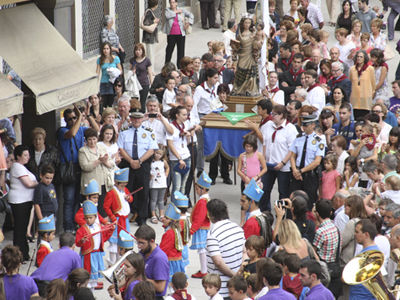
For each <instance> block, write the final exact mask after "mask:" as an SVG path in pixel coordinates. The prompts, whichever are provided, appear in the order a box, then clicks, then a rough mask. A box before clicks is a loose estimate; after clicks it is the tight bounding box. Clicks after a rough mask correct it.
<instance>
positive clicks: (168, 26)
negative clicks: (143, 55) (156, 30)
mask: <svg viewBox="0 0 400 300" xmlns="http://www.w3.org/2000/svg"><path fill="white" fill-rule="evenodd" d="M169 5H170V7H167V8H166V9H165V19H166V20H165V23H164V27H163V32H164V33H165V34H166V35H167V49H165V63H167V62H170V61H171V57H172V52H174V48H175V45H176V46H177V48H178V52H177V60H176V65H177V66H180V65H181V59H182V57H184V56H185V40H186V30H187V29H188V28H189V26H191V25H193V22H194V16H193V14H192V13H191V12H189V11H187V10H185V9H184V8H178V1H177V0H169ZM185 18H188V21H185Z"/></svg>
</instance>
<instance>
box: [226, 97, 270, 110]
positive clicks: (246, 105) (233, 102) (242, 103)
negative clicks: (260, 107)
mask: <svg viewBox="0 0 400 300" xmlns="http://www.w3.org/2000/svg"><path fill="white" fill-rule="evenodd" d="M262 99H264V97H263V95H258V96H231V95H228V96H226V101H225V103H224V104H225V105H226V106H228V109H226V110H225V111H226V112H237V113H251V112H254V111H253V110H252V109H253V108H254V107H255V106H256V105H257V102H258V101H260V100H262ZM256 111H257V110H256Z"/></svg>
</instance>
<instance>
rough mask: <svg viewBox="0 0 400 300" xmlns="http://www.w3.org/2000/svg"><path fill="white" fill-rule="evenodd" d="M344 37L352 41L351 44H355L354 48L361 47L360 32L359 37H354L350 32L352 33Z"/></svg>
mask: <svg viewBox="0 0 400 300" xmlns="http://www.w3.org/2000/svg"><path fill="white" fill-rule="evenodd" d="M346 38H347V39H348V40H349V41H351V42H353V44H354V45H356V48H357V47H361V41H360V38H361V34H360V37H359V38H356V37H355V36H354V34H353V33H352V34H349V35H348V36H347V37H346Z"/></svg>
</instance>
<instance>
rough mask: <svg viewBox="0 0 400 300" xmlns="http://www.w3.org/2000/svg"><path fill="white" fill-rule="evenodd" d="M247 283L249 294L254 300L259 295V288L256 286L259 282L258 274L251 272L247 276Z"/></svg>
mask: <svg viewBox="0 0 400 300" xmlns="http://www.w3.org/2000/svg"><path fill="white" fill-rule="evenodd" d="M246 283H247V296H249V297H250V298H251V299H252V300H254V298H255V297H256V296H257V294H258V293H259V290H258V289H257V287H256V283H257V274H250V275H249V276H247V278H246Z"/></svg>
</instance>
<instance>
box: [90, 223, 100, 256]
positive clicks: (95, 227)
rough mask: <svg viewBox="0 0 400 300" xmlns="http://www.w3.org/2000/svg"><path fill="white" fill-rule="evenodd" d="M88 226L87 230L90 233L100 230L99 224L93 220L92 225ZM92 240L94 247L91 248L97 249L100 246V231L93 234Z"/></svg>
mask: <svg viewBox="0 0 400 300" xmlns="http://www.w3.org/2000/svg"><path fill="white" fill-rule="evenodd" d="M88 227H89V231H90V233H95V232H98V231H100V229H101V227H100V225H99V224H97V223H96V222H94V223H93V224H92V225H90V226H88ZM93 240H94V247H93V250H98V249H99V248H100V242H101V233H98V234H95V235H94V236H93Z"/></svg>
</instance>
